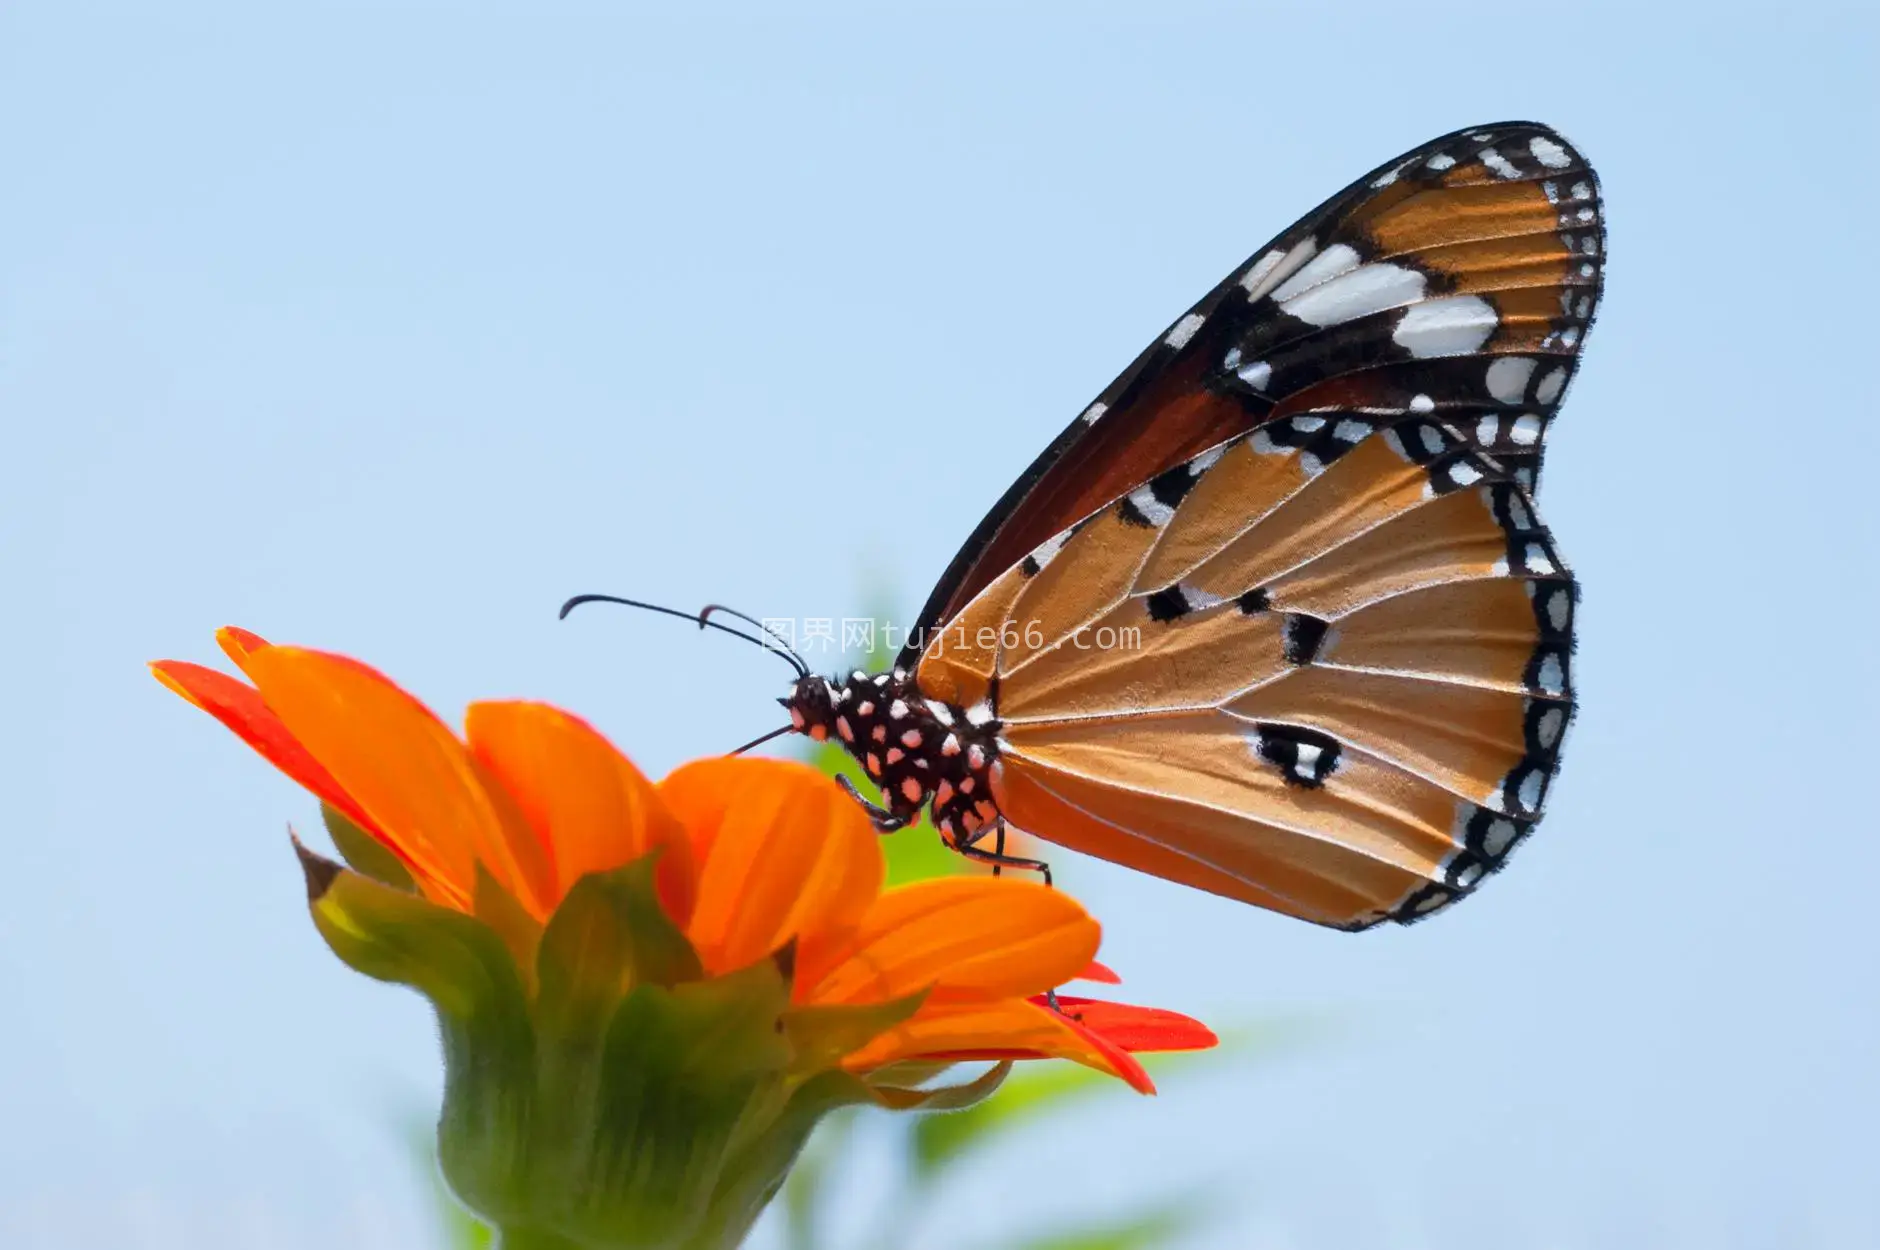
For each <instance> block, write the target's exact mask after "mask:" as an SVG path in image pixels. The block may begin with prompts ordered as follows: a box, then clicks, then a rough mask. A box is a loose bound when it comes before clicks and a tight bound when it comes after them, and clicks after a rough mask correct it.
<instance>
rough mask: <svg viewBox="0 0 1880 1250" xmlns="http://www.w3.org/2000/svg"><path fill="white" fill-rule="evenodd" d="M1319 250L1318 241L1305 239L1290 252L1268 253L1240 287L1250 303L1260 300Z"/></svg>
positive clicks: (1254, 266)
mask: <svg viewBox="0 0 1880 1250" xmlns="http://www.w3.org/2000/svg"><path fill="white" fill-rule="evenodd" d="M1318 250H1319V241H1318V240H1317V239H1304V240H1301V241H1300V242H1299V243H1297V244H1295V245H1294V246H1293V249H1292V250H1291V251H1290V252H1284V253H1282V252H1276V251H1275V252H1268V253H1267V254H1266V255H1264V256H1262V257H1261V258H1260V259H1259V260H1257V261H1255V262H1254V265H1253V268H1251V269H1249V270H1248V271H1247V272H1246V273H1245V274H1243V275H1242V276H1241V279H1240V285H1241V286H1243V287H1245V288H1246V290H1247V299H1248V301H1249V302H1251V301H1253V300H1257V299H1259V298H1260V297H1261V296H1262V295H1265V294H1266V293H1267V292H1268V291H1271V290H1272V289H1273V288H1274V287H1275V286H1278V285H1279V284H1280V283H1281V282H1283V281H1285V279H1286V278H1287V277H1288V276H1289V275H1291V274H1292V272H1293V271H1294V270H1296V269H1298V268H1299V266H1301V265H1303V264H1305V263H1306V261H1308V260H1310V259H1311V257H1312V254H1313V253H1314V252H1316V251H1318Z"/></svg>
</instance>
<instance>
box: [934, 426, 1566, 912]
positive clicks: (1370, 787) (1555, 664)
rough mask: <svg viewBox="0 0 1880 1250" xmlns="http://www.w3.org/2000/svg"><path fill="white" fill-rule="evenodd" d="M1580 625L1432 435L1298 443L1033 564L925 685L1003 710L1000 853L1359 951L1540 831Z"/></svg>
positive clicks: (1083, 528) (1465, 450)
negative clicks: (1085, 865) (1004, 841)
mask: <svg viewBox="0 0 1880 1250" xmlns="http://www.w3.org/2000/svg"><path fill="white" fill-rule="evenodd" d="M1027 564H1029V565H1035V566H1036V567H1035V568H1029V569H1028V568H1027ZM1573 601H1574V586H1573V582H1572V579H1571V576H1570V575H1569V573H1568V572H1567V570H1566V568H1565V565H1564V564H1563V563H1562V561H1561V560H1560V558H1559V556H1558V554H1557V553H1556V552H1555V550H1554V547H1553V543H1552V538H1551V536H1550V535H1549V534H1548V532H1547V531H1546V529H1545V527H1544V526H1542V524H1541V523H1540V521H1539V519H1538V517H1537V516H1536V515H1535V512H1534V509H1533V504H1532V500H1531V497H1530V496H1529V495H1528V494H1527V492H1526V491H1525V490H1524V489H1523V488H1522V487H1521V486H1520V485H1519V484H1518V483H1517V482H1515V481H1513V480H1512V476H1511V474H1510V473H1509V472H1508V470H1507V469H1506V468H1505V467H1503V466H1501V465H1498V464H1497V463H1495V461H1494V460H1493V459H1492V458H1491V457H1488V456H1485V455H1483V454H1482V453H1481V452H1479V451H1477V450H1476V449H1474V448H1473V447H1471V446H1470V445H1469V444H1468V442H1467V441H1466V440H1465V439H1462V438H1460V437H1458V436H1457V435H1456V434H1455V432H1454V431H1453V430H1451V429H1450V428H1449V427H1448V426H1447V425H1446V424H1444V423H1443V422H1440V421H1438V420H1436V419H1435V418H1434V417H1428V416H1420V415H1403V416H1394V417H1391V416H1379V415H1377V414H1372V413H1364V412H1351V411H1345V412H1324V413H1318V412H1313V413H1300V414H1295V415H1292V416H1287V417H1281V418H1279V419H1277V420H1276V421H1274V422H1272V423H1271V424H1269V425H1267V426H1264V427H1262V428H1260V429H1258V430H1256V431H1255V432H1254V433H1252V434H1247V435H1240V436H1237V437H1235V438H1233V439H1231V440H1229V441H1228V442H1226V443H1225V444H1223V445H1222V446H1220V447H1216V448H1212V449H1209V450H1207V451H1205V452H1203V453H1202V454H1201V455H1199V456H1197V457H1194V458H1193V459H1191V460H1190V461H1188V462H1187V463H1185V464H1183V465H1179V466H1177V467H1176V469H1175V470H1174V471H1172V474H1171V476H1169V477H1167V478H1165V479H1164V480H1163V481H1162V482H1161V483H1160V484H1159V486H1155V487H1152V488H1146V489H1145V488H1139V489H1138V490H1137V491H1133V492H1131V493H1129V494H1128V495H1125V496H1124V497H1123V498H1121V499H1119V500H1117V501H1115V502H1113V503H1111V504H1110V505H1108V506H1106V507H1104V508H1102V509H1100V510H1099V511H1098V512H1096V513H1094V514H1092V515H1091V516H1090V517H1088V518H1085V519H1083V520H1082V521H1081V522H1080V523H1078V524H1077V525H1075V526H1074V527H1071V528H1070V529H1068V530H1067V531H1065V532H1064V533H1062V534H1060V535H1058V536H1056V537H1055V538H1054V539H1053V540H1052V541H1050V542H1048V543H1045V544H1042V545H1041V547H1040V548H1039V549H1038V550H1037V551H1036V552H1034V553H1033V555H1032V556H1031V557H1030V558H1029V560H1028V561H1027V562H1025V563H1021V564H1020V565H1017V566H1014V567H1013V568H1012V569H1010V570H1008V571H1007V572H1006V573H1005V574H1003V575H1002V576H1001V577H999V578H997V579H995V580H994V581H993V582H992V583H991V584H990V585H988V586H987V587H986V588H985V589H984V591H983V592H982V593H981V594H980V595H979V596H978V597H977V598H976V599H975V600H974V601H973V603H972V604H970V605H969V606H968V607H967V609H966V610H965V611H964V612H962V613H961V614H960V617H959V618H958V619H959V620H960V621H962V622H965V623H968V624H969V625H971V626H972V628H970V629H968V630H964V631H962V632H961V633H960V634H959V635H958V636H957V638H949V639H947V640H946V641H945V642H944V643H943V642H941V641H935V642H934V643H932V644H930V646H929V648H928V650H927V652H926V654H925V655H924V657H923V658H922V661H921V664H920V667H919V669H918V670H917V677H918V680H919V681H920V684H921V688H922V690H923V692H924V693H926V694H928V695H929V696H931V697H935V698H941V699H945V700H947V701H950V702H959V703H966V702H976V701H978V700H982V699H987V698H994V699H996V703H997V715H998V723H999V739H998V751H999V760H1000V764H999V768H1000V772H999V780H998V781H997V783H996V784H997V786H998V794H997V798H998V804H999V809H1000V811H1001V812H1002V814H1003V815H1004V816H1005V817H1006V819H1008V820H1009V821H1010V822H1012V824H1014V825H1015V826H1017V827H1019V828H1021V829H1025V830H1027V831H1029V832H1032V833H1035V834H1038V835H1039V836H1042V837H1045V838H1047V839H1049V840H1050V841H1053V842H1057V843H1060V844H1063V845H1066V846H1069V847H1072V848H1074V849H1078V850H1083V851H1086V852H1089V853H1091V854H1095V855H1098V856H1102V857H1105V858H1111V859H1116V860H1119V861H1121V862H1124V863H1127V864H1129V865H1131V866H1133V867H1136V868H1140V869H1144V870H1147V871H1150V872H1154V873H1156V874H1157V875H1160V876H1164V877H1168V878H1170V879H1172V880H1176V881H1181V882H1185V883H1187V884H1191V885H1195V886H1199V887H1201V888H1203V889H1208V890H1212V891H1214V892H1216V893H1220V894H1225V895H1228V896H1229V897H1233V898H1238V899H1242V900H1244V901H1247V902H1251V903H1255V904H1257V905H1260V906H1264V907H1268V908H1271V909H1273V910H1277V911H1282V912H1285V913H1288V914H1291V915H1295V916H1299V917H1301V918H1304V919H1308V920H1313V921H1316V922H1318V923H1322V924H1327V925H1333V926H1337V927H1344V928H1363V927H1368V926H1370V925H1372V924H1376V923H1378V922H1380V921H1382V920H1386V919H1394V920H1400V921H1410V920H1415V919H1419V918H1421V917H1422V916H1424V915H1427V914H1429V913H1430V912H1432V911H1434V910H1437V909H1438V908H1440V907H1441V906H1443V905H1446V904H1447V903H1449V902H1451V901H1453V900H1454V899H1456V898H1458V897H1461V896H1462V895H1465V894H1467V893H1469V892H1470V891H1472V890H1473V889H1474V888H1475V886H1476V885H1477V884H1478V883H1479V882H1480V881H1481V880H1482V879H1483V878H1484V877H1485V876H1487V875H1488V874H1489V873H1491V872H1493V871H1494V870H1496V869H1497V868H1499V867H1500V866H1501V864H1502V862H1503V860H1504V859H1505V857H1506V855H1507V853H1508V852H1509V850H1510V849H1511V848H1512V847H1513V846H1514V844H1515V843H1516V842H1518V841H1520V839H1521V838H1523V837H1525V836H1526V834H1527V832H1528V830H1529V829H1530V828H1531V827H1532V825H1533V824H1534V822H1535V821H1537V820H1538V819H1539V818H1540V815H1541V810H1542V807H1543V806H1544V803H1545V798H1546V791H1547V786H1548V784H1549V782H1550V781H1551V779H1552V777H1553V774H1554V771H1555V768H1556V766H1557V763H1558V759H1559V748H1560V741H1561V738H1562V736H1563V734H1564V732H1565V728H1566V725H1567V722H1568V720H1569V719H1570V718H1571V716H1572V713H1573V695H1572V686H1571V675H1570V655H1571V650H1572V645H1571V639H1572V617H1573ZM987 626H989V627H990V628H989V629H983V628H982V627H987ZM974 638H978V639H982V640H991V639H998V640H1000V641H999V642H998V643H997V645H995V646H991V647H975V646H972V645H969V644H970V640H971V639H974Z"/></svg>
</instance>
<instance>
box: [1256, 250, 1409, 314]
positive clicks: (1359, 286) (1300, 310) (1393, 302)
mask: <svg viewBox="0 0 1880 1250" xmlns="http://www.w3.org/2000/svg"><path fill="white" fill-rule="evenodd" d="M1341 247H1344V244H1342V243H1341V244H1338V245H1337V246H1336V247H1333V248H1331V249H1329V250H1327V251H1326V252H1325V254H1324V255H1323V256H1321V257H1320V258H1319V260H1324V259H1326V257H1329V256H1331V255H1332V253H1333V252H1336V251H1338V249H1339V248H1341ZM1345 250H1346V251H1348V252H1349V251H1351V249H1350V248H1345ZM1352 255H1353V256H1356V255H1357V253H1355V252H1352ZM1317 263H1318V261H1314V262H1313V264H1317ZM1311 268H1312V265H1307V266H1306V267H1305V269H1302V270H1300V271H1299V272H1298V273H1297V274H1296V275H1294V276H1293V278H1292V281H1291V282H1288V283H1287V285H1288V286H1290V285H1292V282H1298V281H1299V280H1300V279H1302V278H1304V277H1305V276H1306V275H1307V273H1308V272H1309V271H1310V270H1311ZM1428 281H1429V280H1428V279H1427V278H1425V277H1424V276H1423V275H1422V274H1420V273H1418V272H1417V271H1416V270H1414V269H1404V268H1402V267H1400V266H1397V265H1361V266H1359V267H1358V268H1356V269H1352V270H1349V271H1347V272H1345V273H1342V274H1339V275H1338V276H1336V277H1333V278H1330V279H1327V280H1326V281H1323V282H1321V283H1319V284H1318V285H1317V286H1314V287H1311V288H1310V289H1306V290H1303V291H1302V292H1301V293H1300V294H1298V295H1294V296H1292V297H1290V298H1282V299H1280V307H1281V308H1284V309H1285V310H1286V311H1287V312H1288V313H1290V314H1292V315H1293V316H1295V317H1297V318H1299V320H1301V321H1303V322H1305V323H1306V324H1307V325H1312V326H1335V325H1343V324H1344V323H1345V322H1347V321H1356V320H1357V319H1358V318H1360V317H1368V316H1370V315H1371V314H1372V313H1379V312H1383V311H1384V310H1385V309H1387V308H1401V307H1403V306H1404V305H1405V304H1409V303H1414V302H1415V301H1417V300H1419V299H1422V298H1423V290H1424V287H1425V285H1426V284H1427V283H1428ZM1282 289H1283V288H1282ZM1275 295H1276V296H1277V295H1278V292H1275Z"/></svg>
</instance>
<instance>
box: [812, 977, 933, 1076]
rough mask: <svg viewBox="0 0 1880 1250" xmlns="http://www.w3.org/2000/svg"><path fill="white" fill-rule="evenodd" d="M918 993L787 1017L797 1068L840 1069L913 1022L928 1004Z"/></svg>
mask: <svg viewBox="0 0 1880 1250" xmlns="http://www.w3.org/2000/svg"><path fill="white" fill-rule="evenodd" d="M927 993H928V991H927V990H925V989H922V990H918V991H916V992H915V993H912V994H908V995H905V996H904V997H901V998H896V999H891V1000H889V1001H888V1002H885V1003H861V1004H856V1005H849V1004H843V1005H840V1006H828V1007H796V1008H792V1009H791V1010H789V1011H787V1012H785V1013H784V1016H783V1035H784V1037H786V1038H788V1039H789V1042H790V1046H791V1049H792V1050H794V1051H795V1052H796V1059H795V1065H794V1066H795V1067H796V1068H797V1069H798V1070H799V1071H806V1072H815V1071H819V1070H821V1069H824V1068H833V1067H836V1066H837V1065H839V1064H840V1063H841V1062H842V1060H843V1058H844V1057H845V1056H848V1055H852V1054H854V1053H855V1052H856V1051H858V1050H860V1049H861V1048H862V1047H864V1046H866V1045H868V1043H870V1042H872V1041H874V1040H875V1039H876V1038H877V1037H880V1036H881V1035H882V1034H883V1033H886V1032H887V1031H888V1030H889V1029H891V1028H893V1027H894V1026H895V1025H897V1024H900V1023H902V1022H903V1021H905V1020H907V1019H909V1018H910V1017H912V1016H913V1014H914V1013H915V1012H917V1011H919V1010H920V1005H921V1004H922V1003H923V1002H925V1001H927Z"/></svg>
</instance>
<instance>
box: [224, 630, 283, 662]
mask: <svg viewBox="0 0 1880 1250" xmlns="http://www.w3.org/2000/svg"><path fill="white" fill-rule="evenodd" d="M215 641H216V645H217V646H219V647H221V648H222V654H224V655H226V656H227V657H228V658H229V659H231V660H233V661H234V662H235V667H236V668H242V667H243V665H245V664H246V663H247V662H248V655H249V653H250V652H253V651H259V650H261V648H263V647H265V646H269V645H271V644H269V642H268V640H267V639H266V638H263V637H262V636H261V635H260V634H256V633H250V632H249V631H248V630H245V629H243V628H242V627H241V626H239V625H224V626H223V627H222V628H221V629H218V630H216V631H215Z"/></svg>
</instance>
